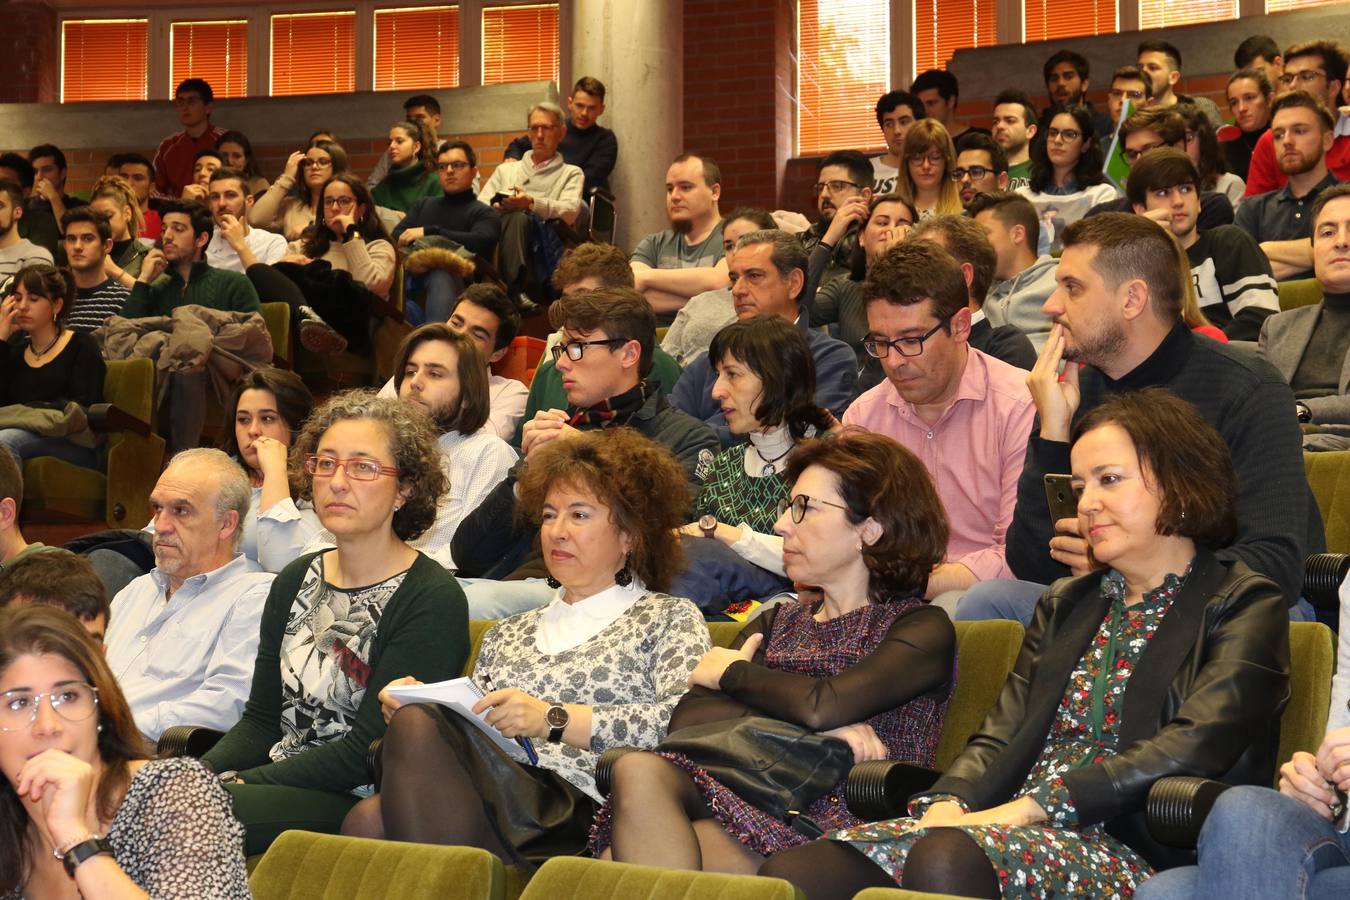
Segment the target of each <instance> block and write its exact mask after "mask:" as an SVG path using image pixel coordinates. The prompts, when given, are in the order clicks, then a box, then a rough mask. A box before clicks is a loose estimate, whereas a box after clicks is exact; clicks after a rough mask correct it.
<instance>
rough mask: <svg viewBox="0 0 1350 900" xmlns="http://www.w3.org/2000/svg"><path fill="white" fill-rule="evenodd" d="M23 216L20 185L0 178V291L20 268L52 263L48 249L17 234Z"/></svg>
mask: <svg viewBox="0 0 1350 900" xmlns="http://www.w3.org/2000/svg"><path fill="white" fill-rule="evenodd" d="M23 215H24V196H23V188H21V187H19V185H18V184H17V183H15V182H13V181H0V293H5V292H6V291H7V288H8V285H9V282H10V279H11V278H13V277H14V273H15V272H17V271H19V270H20V269H22V268H25V267H26V266H31V265H33V264H35V263H48V264H50V263H51V262H52V254H51V251H50V250H48V249H47V248H46V247H39V246H38V245H37V244H34V243H33V242H32V241H30V240H28V239H27V238H24V237H21V236H20V235H19V222H21V221H22V220H23Z"/></svg>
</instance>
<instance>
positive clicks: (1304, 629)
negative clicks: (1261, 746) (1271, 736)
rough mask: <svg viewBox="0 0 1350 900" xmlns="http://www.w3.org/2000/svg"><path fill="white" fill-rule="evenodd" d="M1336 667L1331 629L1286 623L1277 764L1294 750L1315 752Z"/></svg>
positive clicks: (1323, 730) (1324, 720)
mask: <svg viewBox="0 0 1350 900" xmlns="http://www.w3.org/2000/svg"><path fill="white" fill-rule="evenodd" d="M1335 665H1336V640H1335V637H1334V636H1333V635H1332V633H1331V629H1330V628H1328V627H1327V626H1325V625H1323V624H1321V623H1320V622H1290V623H1289V705H1288V706H1286V707H1285V708H1284V715H1283V716H1281V717H1280V752H1279V755H1278V757H1277V759H1278V761H1279V763H1283V762H1284V761H1285V760H1287V759H1289V757H1291V756H1293V755H1294V751H1296V750H1306V751H1308V752H1309V753H1316V752H1317V748H1318V746H1319V745H1320V744H1321V743H1322V737H1323V736H1324V735H1325V734H1326V731H1327V713H1328V711H1329V709H1330V706H1331V674H1332V670H1333V669H1334V668H1335ZM1277 780H1278V773H1277Z"/></svg>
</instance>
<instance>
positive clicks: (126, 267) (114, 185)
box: [89, 175, 159, 291]
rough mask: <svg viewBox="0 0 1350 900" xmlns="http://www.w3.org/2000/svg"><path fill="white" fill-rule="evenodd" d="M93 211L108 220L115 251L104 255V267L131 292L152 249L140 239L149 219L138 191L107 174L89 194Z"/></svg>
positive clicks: (119, 177) (120, 177)
mask: <svg viewBox="0 0 1350 900" xmlns="http://www.w3.org/2000/svg"><path fill="white" fill-rule="evenodd" d="M89 208H90V209H92V210H93V211H94V212H96V213H101V214H103V215H104V216H106V217H107V220H108V227H109V229H110V233H111V236H112V249H111V250H110V251H109V252H108V253H107V254H106V255H105V256H104V266H105V267H106V268H107V270H108V274H109V275H110V276H112V277H113V278H115V279H117V282H118V284H120V285H122V286H123V287H125V288H126V289H127V290H128V291H130V290H131V286H132V285H134V284H135V283H136V276H137V275H139V274H141V265H142V264H143V263H144V261H145V256H146V254H147V253H149V252H150V247H151V243H150V242H147V241H144V240H142V239H141V238H139V237H137V235H139V234H141V232H142V231H144V230H145V216H144V214H143V213H142V212H141V207H140V203H139V201H138V200H137V199H136V192H135V189H134V188H132V186H131V182H129V181H127V180H126V179H125V178H123V177H122V176H120V175H104V176H103V177H102V178H100V179H99V180H98V181H96V182H94V187H93V190H91V191H90V192H89ZM155 219H156V222H158V220H159V213H155Z"/></svg>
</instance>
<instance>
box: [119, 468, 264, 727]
mask: <svg viewBox="0 0 1350 900" xmlns="http://www.w3.org/2000/svg"><path fill="white" fill-rule="evenodd" d="M250 495H251V491H250V489H249V483H248V476H247V475H245V474H244V470H243V469H241V468H240V467H239V465H238V464H237V463H235V462H234V461H233V460H231V459H230V458H229V457H228V456H226V455H225V454H224V453H222V452H221V451H219V450H208V449H195V450H185V451H183V452H182V453H179V454H178V455H176V456H175V457H174V458H173V459H172V460H171V461H170V462H169V466H168V468H166V469H165V470H164V473H163V474H162V475H160V476H159V481H158V483H156V484H155V489H154V490H153V491H152V492H151V493H150V508H151V510H152V511H153V513H154V524H155V537H154V553H155V567H154V568H153V569H151V570H150V572H149V574H146V575H142V576H141V577H140V578H137V579H136V580H134V581H132V582H131V584H129V585H127V586H126V587H125V588H123V589H122V590H121V591H119V592H118V594H117V596H116V597H114V598H113V601H112V608H113V615H112V622H111V623H110V627H109V628H108V638H107V654H108V664H109V666H111V668H112V670H113V674H115V675H116V676H117V680H118V683H119V684H121V686H122V692H123V694H125V695H126V698H127V703H128V704H129V705H130V706H131V712H132V714H133V715H134V716H135V717H136V725H137V727H139V728H140V729H141V732H142V733H143V734H144V735H145V736H146V738H147V739H148V740H151V741H154V740H157V739H158V738H159V735H160V734H161V733H162V732H163V731H164V730H165V729H166V728H169V727H170V726H173V725H203V726H206V727H209V728H217V729H220V730H222V731H224V730H227V729H229V728H230V727H231V726H233V725H234V724H235V723H236V722H237V721H239V717H240V715H242V713H243V709H244V701H245V700H246V699H247V697H248V691H249V685H250V683H251V681H252V679H253V662H254V657H256V656H257V653H258V628H259V621H260V619H261V617H262V609H263V602H264V601H265V600H266V599H267V592H268V590H269V589H270V588H271V586H272V579H273V577H274V576H272V575H271V574H270V573H268V572H264V571H263V570H262V568H261V567H260V566H259V565H258V564H257V563H255V562H253V561H251V560H249V559H248V558H247V557H246V556H244V555H243V554H242V553H240V552H239V550H238V542H239V536H240V534H241V532H242V522H243V519H244V517H245V516H247V515H248V506H249V499H250Z"/></svg>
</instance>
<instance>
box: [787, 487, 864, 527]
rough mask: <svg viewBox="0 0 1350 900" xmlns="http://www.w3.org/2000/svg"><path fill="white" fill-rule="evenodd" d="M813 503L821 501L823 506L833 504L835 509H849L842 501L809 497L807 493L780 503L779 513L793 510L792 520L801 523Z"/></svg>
mask: <svg viewBox="0 0 1350 900" xmlns="http://www.w3.org/2000/svg"><path fill="white" fill-rule="evenodd" d="M812 503H819V504H821V505H823V506H833V507H834V508H835V509H842V510H844V511H847V510H848V507H847V506H844V505H843V504H842V503H831V502H830V501H829V500H821V499H820V498H819V497H808V496H806V495H805V494H798V495H797V496H795V497H793V498H792V499H791V500H784V501H783V502H782V503H780V504H778V515H780V516H781V515H782V514H783V513H785V512H787V511H788V510H791V511H792V521H793V522H795V523H797V524H798V525H800V524H801V522H802V519H804V518H806V510H807V509H809V508H810V505H811V504H812Z"/></svg>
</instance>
